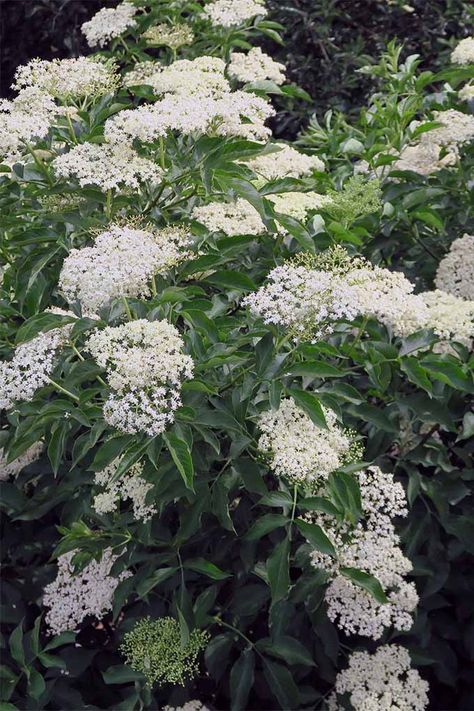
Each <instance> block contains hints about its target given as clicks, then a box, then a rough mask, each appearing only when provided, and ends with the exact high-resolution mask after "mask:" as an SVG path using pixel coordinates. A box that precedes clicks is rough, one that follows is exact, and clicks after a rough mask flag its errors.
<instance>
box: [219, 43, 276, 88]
mask: <svg viewBox="0 0 474 711" xmlns="http://www.w3.org/2000/svg"><path fill="white" fill-rule="evenodd" d="M285 70H286V67H285V65H284V64H281V63H280V62H275V61H274V60H273V59H272V58H271V57H270V56H269V55H268V54H265V52H262V50H261V49H260V47H252V49H251V50H250V51H249V52H248V53H247V54H244V53H243V52H232V53H231V55H230V63H229V65H228V67H227V71H228V73H229V76H230V77H232V78H233V79H238V81H241V82H244V83H245V84H248V83H253V82H258V81H265V80H269V81H273V82H275V84H284V82H285V79H286V77H285Z"/></svg>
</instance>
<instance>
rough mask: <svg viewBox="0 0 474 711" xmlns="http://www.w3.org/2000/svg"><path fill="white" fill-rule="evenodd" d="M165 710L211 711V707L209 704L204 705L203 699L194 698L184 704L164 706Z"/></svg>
mask: <svg viewBox="0 0 474 711" xmlns="http://www.w3.org/2000/svg"><path fill="white" fill-rule="evenodd" d="M163 711H210V709H209V707H208V706H204V704H203V703H201V701H198V700H197V699H192V701H186V703H185V704H183V705H182V706H164V707H163Z"/></svg>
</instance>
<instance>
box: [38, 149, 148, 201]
mask: <svg viewBox="0 0 474 711" xmlns="http://www.w3.org/2000/svg"><path fill="white" fill-rule="evenodd" d="M52 165H53V168H54V170H55V172H56V175H58V176H59V177H60V178H68V179H69V178H75V179H76V180H77V181H78V182H79V185H81V187H84V186H85V185H97V186H98V187H99V188H101V190H112V189H117V190H122V189H123V188H131V189H133V190H138V189H139V188H140V185H141V184H142V183H143V182H147V181H149V182H150V183H151V184H153V185H156V184H158V183H159V182H160V181H161V176H162V171H161V169H160V168H159V167H158V166H157V165H155V163H153V161H151V160H149V159H148V158H142V157H141V156H140V155H138V153H136V151H134V150H133V148H131V146H129V145H127V144H123V143H121V144H120V145H118V144H117V145H110V144H107V143H104V144H101V145H98V144H96V143H81V144H79V145H78V146H75V147H74V148H73V149H72V150H70V151H69V153H65V154H64V155H61V156H58V157H57V158H55V159H54V161H53V163H52Z"/></svg>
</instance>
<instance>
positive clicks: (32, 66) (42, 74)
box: [13, 57, 117, 100]
mask: <svg viewBox="0 0 474 711" xmlns="http://www.w3.org/2000/svg"><path fill="white" fill-rule="evenodd" d="M116 86H117V75H116V72H115V67H114V65H113V64H112V63H111V62H104V61H99V60H94V59H92V58H91V57H77V58H75V59H53V60H52V61H51V62H49V61H47V60H44V59H32V60H31V61H30V62H28V64H25V65H24V66H21V67H19V68H18V69H17V71H16V74H15V84H14V85H13V88H14V89H18V90H20V89H24V88H27V87H36V88H37V89H40V90H41V91H44V92H46V93H47V94H49V95H50V96H53V97H55V98H58V99H63V100H64V99H68V98H80V97H84V96H101V95H102V94H107V93H108V92H110V91H113V90H114V89H115V88H116Z"/></svg>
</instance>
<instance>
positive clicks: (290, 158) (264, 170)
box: [244, 143, 324, 182]
mask: <svg viewBox="0 0 474 711" xmlns="http://www.w3.org/2000/svg"><path fill="white" fill-rule="evenodd" d="M268 145H269V147H274V148H278V151H273V152H271V153H264V154H263V155H259V156H257V157H256V158H252V159H251V160H248V161H245V162H244V165H246V166H247V167H248V168H250V169H251V170H253V171H254V173H256V174H257V175H258V176H259V178H263V179H264V181H265V182H266V181H269V180H277V179H278V178H302V177H304V176H306V175H311V173H312V172H313V171H314V170H318V171H323V170H324V163H323V162H322V160H320V159H319V158H317V156H307V155H305V154H304V153H300V152H299V151H297V150H296V149H295V148H293V147H292V146H287V145H286V144H285V143H270V144H268Z"/></svg>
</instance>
